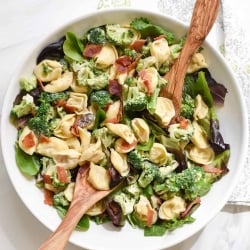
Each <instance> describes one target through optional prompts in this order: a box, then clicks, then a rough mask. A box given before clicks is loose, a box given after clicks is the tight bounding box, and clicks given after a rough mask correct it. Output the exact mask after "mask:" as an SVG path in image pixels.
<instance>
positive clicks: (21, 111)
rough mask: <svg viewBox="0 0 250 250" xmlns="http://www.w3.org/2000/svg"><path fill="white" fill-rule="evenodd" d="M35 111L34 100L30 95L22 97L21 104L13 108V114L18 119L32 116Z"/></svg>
mask: <svg viewBox="0 0 250 250" xmlns="http://www.w3.org/2000/svg"><path fill="white" fill-rule="evenodd" d="M34 109H35V103H34V98H33V96H31V95H30V94H26V95H24V96H23V97H22V100H21V102H20V103H19V104H16V105H14V106H13V108H12V110H11V112H12V113H13V114H15V115H16V116H17V117H18V118H19V117H22V116H25V115H28V114H31V113H32V112H33V111H34Z"/></svg>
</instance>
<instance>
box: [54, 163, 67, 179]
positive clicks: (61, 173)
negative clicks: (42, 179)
mask: <svg viewBox="0 0 250 250" xmlns="http://www.w3.org/2000/svg"><path fill="white" fill-rule="evenodd" d="M56 171H57V177H58V180H59V181H60V182H61V183H69V177H68V175H67V170H66V169H65V168H64V167H61V166H56Z"/></svg>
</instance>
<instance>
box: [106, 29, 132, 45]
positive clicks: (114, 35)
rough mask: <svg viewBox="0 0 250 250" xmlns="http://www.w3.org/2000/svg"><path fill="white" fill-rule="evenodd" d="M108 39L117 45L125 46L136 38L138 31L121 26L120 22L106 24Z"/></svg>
mask: <svg viewBox="0 0 250 250" xmlns="http://www.w3.org/2000/svg"><path fill="white" fill-rule="evenodd" d="M106 35H107V39H108V40H109V41H110V42H112V43H114V44H115V45H117V46H121V47H123V46H124V47H125V46H128V45H129V44H131V43H132V42H133V41H134V40H135V38H136V37H135V36H136V33H135V32H134V31H133V30H132V29H129V28H125V27H121V26H120V25H119V24H108V25H106Z"/></svg>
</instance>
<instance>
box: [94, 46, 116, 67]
mask: <svg viewBox="0 0 250 250" xmlns="http://www.w3.org/2000/svg"><path fill="white" fill-rule="evenodd" d="M117 58H118V53H117V51H116V48H115V47H114V46H113V45H110V44H105V45H104V46H102V49H101V51H100V53H98V55H97V56H96V58H95V65H96V67H97V68H99V69H105V68H108V67H109V66H111V65H113V64H114V63H115V60H116V59H117Z"/></svg>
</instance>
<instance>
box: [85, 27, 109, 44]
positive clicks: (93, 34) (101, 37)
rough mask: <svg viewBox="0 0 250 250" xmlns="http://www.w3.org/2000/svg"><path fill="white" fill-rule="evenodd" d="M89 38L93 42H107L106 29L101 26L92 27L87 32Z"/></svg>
mask: <svg viewBox="0 0 250 250" xmlns="http://www.w3.org/2000/svg"><path fill="white" fill-rule="evenodd" d="M87 39H88V41H89V42H90V43H93V44H104V43H105V42H106V34H105V30H104V29H102V28H101V27H96V28H93V29H90V30H89V31H88V32H87Z"/></svg>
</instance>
